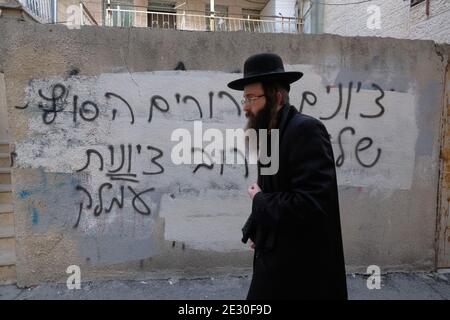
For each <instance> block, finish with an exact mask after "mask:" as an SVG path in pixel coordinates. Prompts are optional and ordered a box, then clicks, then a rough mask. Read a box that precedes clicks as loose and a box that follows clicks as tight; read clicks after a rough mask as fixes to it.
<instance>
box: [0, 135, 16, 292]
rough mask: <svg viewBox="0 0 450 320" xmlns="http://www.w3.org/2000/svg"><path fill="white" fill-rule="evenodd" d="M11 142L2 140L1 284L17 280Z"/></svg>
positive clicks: (0, 177) (0, 165)
mask: <svg viewBox="0 0 450 320" xmlns="http://www.w3.org/2000/svg"><path fill="white" fill-rule="evenodd" d="M10 164H11V163H10V148H9V143H8V142H4V141H0V284H11V283H15V282H16V239H15V232H14V212H13V205H12V193H11V192H12V185H11V168H10Z"/></svg>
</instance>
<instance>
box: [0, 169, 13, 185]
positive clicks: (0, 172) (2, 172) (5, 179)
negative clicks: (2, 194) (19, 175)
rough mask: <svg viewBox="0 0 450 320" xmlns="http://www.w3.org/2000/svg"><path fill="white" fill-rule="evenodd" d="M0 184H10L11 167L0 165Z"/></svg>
mask: <svg viewBox="0 0 450 320" xmlns="http://www.w3.org/2000/svg"><path fill="white" fill-rule="evenodd" d="M0 184H11V169H10V168H1V167H0Z"/></svg>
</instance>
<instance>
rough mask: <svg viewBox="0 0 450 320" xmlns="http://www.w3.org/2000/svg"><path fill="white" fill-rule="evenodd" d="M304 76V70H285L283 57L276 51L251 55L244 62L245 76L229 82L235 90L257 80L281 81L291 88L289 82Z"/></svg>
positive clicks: (229, 85) (230, 86)
mask: <svg viewBox="0 0 450 320" xmlns="http://www.w3.org/2000/svg"><path fill="white" fill-rule="evenodd" d="M302 76H303V73H302V72H297V71H289V72H286V71H284V66H283V61H282V60H281V57H280V56H279V55H277V54H274V53H259V54H255V55H253V56H251V57H249V58H248V59H247V60H246V61H245V63H244V77H243V78H241V79H237V80H234V81H231V82H230V83H228V87H229V88H231V89H234V90H241V91H242V90H244V87H245V86H246V85H248V84H251V83H256V82H269V81H270V82H272V81H276V82H280V83H282V84H284V85H286V86H287V87H288V88H289V84H291V83H293V82H295V81H297V80H298V79H300V78H301V77H302Z"/></svg>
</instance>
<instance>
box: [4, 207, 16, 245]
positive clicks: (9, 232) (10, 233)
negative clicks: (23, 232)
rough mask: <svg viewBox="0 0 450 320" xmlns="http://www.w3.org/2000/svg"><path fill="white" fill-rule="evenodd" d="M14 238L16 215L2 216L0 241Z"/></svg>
mask: <svg viewBox="0 0 450 320" xmlns="http://www.w3.org/2000/svg"><path fill="white" fill-rule="evenodd" d="M13 237H15V232H14V213H12V212H10V213H3V214H0V239H3V238H13Z"/></svg>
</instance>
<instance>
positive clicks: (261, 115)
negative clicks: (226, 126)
mask: <svg viewBox="0 0 450 320" xmlns="http://www.w3.org/2000/svg"><path fill="white" fill-rule="evenodd" d="M271 111H272V108H270V106H268V105H267V104H266V105H265V106H264V108H262V109H261V110H259V112H258V113H257V114H256V115H254V114H253V113H252V112H251V111H248V112H247V113H246V114H245V116H246V117H247V119H248V120H247V124H246V126H245V129H254V130H259V129H268V128H269V123H270V120H271V117H272V112H271Z"/></svg>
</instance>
